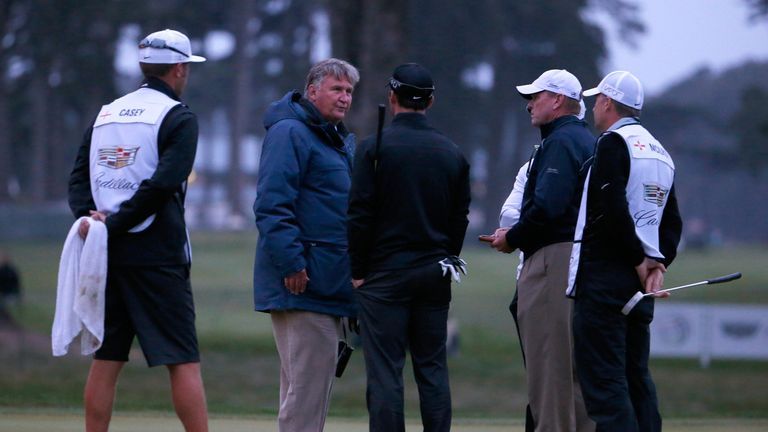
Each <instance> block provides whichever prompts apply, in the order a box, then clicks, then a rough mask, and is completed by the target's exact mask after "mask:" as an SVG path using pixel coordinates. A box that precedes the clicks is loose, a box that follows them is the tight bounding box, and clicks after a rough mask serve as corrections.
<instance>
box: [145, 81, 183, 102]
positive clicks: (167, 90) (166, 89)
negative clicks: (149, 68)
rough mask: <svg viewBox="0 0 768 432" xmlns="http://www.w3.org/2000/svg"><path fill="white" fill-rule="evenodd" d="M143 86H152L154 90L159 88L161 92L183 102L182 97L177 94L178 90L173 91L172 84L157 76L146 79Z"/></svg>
mask: <svg viewBox="0 0 768 432" xmlns="http://www.w3.org/2000/svg"><path fill="white" fill-rule="evenodd" d="M141 87H142V88H144V87H146V88H150V89H152V90H157V91H159V92H160V93H162V94H164V95H166V96H168V97H169V98H171V99H173V100H175V101H179V102H181V99H180V98H179V96H178V95H177V94H176V92H174V91H173V89H172V88H171V86H169V85H168V84H167V83H166V82H165V81H163V80H161V79H160V78H157V77H147V78H146V79H145V80H144V83H142V84H141Z"/></svg>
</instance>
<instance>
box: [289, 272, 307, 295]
mask: <svg viewBox="0 0 768 432" xmlns="http://www.w3.org/2000/svg"><path fill="white" fill-rule="evenodd" d="M307 282H309V277H308V276H307V269H303V270H300V271H297V272H296V273H291V274H289V275H288V276H286V277H285V278H284V279H283V283H284V284H285V288H287V289H288V291H290V293H291V294H295V295H299V294H301V293H303V292H304V291H305V290H306V289H307Z"/></svg>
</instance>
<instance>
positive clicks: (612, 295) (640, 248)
mask: <svg viewBox="0 0 768 432" xmlns="http://www.w3.org/2000/svg"><path fill="white" fill-rule="evenodd" d="M594 95H597V98H596V100H595V106H594V108H593V110H592V111H593V113H594V115H595V127H596V128H597V129H598V130H600V131H604V133H603V134H602V135H600V138H599V139H598V141H597V149H596V152H595V158H594V163H593V165H592V168H591V171H590V174H589V181H588V184H587V185H586V188H587V190H586V191H585V193H584V197H583V198H582V202H581V209H580V212H579V223H578V224H577V228H576V233H575V238H576V239H577V241H578V240H581V242H580V243H575V245H574V250H573V255H572V268H571V277H570V278H569V281H570V282H571V284H570V286H569V288H568V289H569V294H570V295H575V296H576V305H575V307H574V316H573V332H574V344H575V347H576V365H577V371H578V375H579V379H580V381H581V388H582V391H583V394H584V400H585V402H586V405H587V411H588V412H589V416H590V417H591V418H592V419H593V420H594V421H595V422H596V423H597V430H598V431H602V432H612V431H615V432H637V431H643V432H655V431H660V430H661V416H660V415H659V408H658V401H657V398H656V387H655V386H654V383H653V380H652V379H651V374H650V371H649V369H648V356H649V351H650V330H649V325H650V323H651V320H652V319H653V306H654V305H653V303H654V301H653V299H646V300H643V301H641V302H640V303H639V304H638V305H637V306H635V308H634V309H632V311H631V312H630V313H629V315H628V316H624V314H622V312H621V309H622V307H623V306H624V304H625V303H627V301H628V300H629V299H630V298H631V297H632V296H633V295H634V294H635V293H636V292H637V291H640V290H643V291H645V292H655V291H657V290H659V289H660V288H661V283H662V281H663V272H664V271H666V266H668V265H669V264H671V263H672V260H674V258H675V256H676V254H677V245H678V243H679V241H680V233H681V231H682V220H681V219H680V213H679V211H678V208H677V198H676V196H675V188H674V175H675V165H674V163H673V161H672V158H671V157H670V155H669V154H668V153H667V151H666V150H665V149H664V147H663V146H662V145H661V143H659V142H658V141H657V140H656V139H655V138H654V137H653V136H652V135H651V134H650V133H649V132H648V131H647V130H646V129H645V128H644V127H643V126H642V125H641V124H640V110H641V109H642V107H643V87H642V84H641V83H640V81H639V80H638V79H637V78H636V77H635V76H634V75H632V74H631V73H629V72H625V71H615V72H611V73H610V74H608V75H606V77H605V78H604V79H603V80H602V81H601V82H600V84H599V85H598V86H597V87H596V88H593V89H590V90H587V91H585V92H584V96H594ZM574 281H575V286H574V284H573V282H574Z"/></svg>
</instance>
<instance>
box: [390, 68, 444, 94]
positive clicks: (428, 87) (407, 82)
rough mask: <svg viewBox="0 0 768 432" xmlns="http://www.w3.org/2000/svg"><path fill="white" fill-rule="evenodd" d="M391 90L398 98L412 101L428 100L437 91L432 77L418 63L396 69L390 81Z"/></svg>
mask: <svg viewBox="0 0 768 432" xmlns="http://www.w3.org/2000/svg"><path fill="white" fill-rule="evenodd" d="M389 88H391V89H392V91H394V92H395V93H397V95H398V96H402V97H406V98H409V99H412V100H419V99H421V98H428V97H430V96H432V92H434V91H435V83H434V81H432V75H431V74H430V73H429V71H428V70H427V69H426V68H425V67H424V66H422V65H420V64H418V63H405V64H401V65H400V66H398V67H396V68H395V70H394V71H393V72H392V77H391V78H390V79H389Z"/></svg>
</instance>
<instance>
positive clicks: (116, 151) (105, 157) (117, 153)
mask: <svg viewBox="0 0 768 432" xmlns="http://www.w3.org/2000/svg"><path fill="white" fill-rule="evenodd" d="M138 151H139V147H131V148H125V147H106V148H102V149H99V161H98V162H97V163H98V164H99V165H101V166H105V167H107V168H112V169H120V168H124V167H127V166H128V165H133V162H134V161H135V160H136V152H138Z"/></svg>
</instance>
